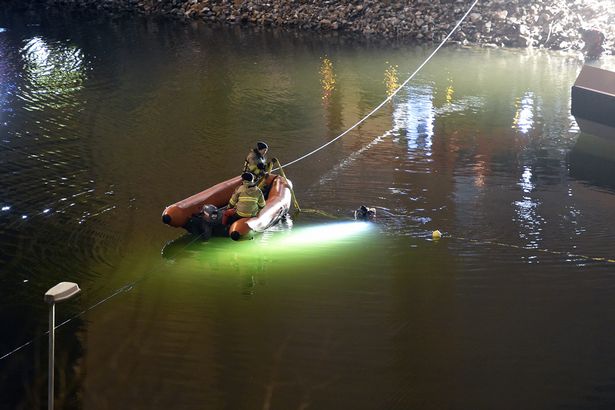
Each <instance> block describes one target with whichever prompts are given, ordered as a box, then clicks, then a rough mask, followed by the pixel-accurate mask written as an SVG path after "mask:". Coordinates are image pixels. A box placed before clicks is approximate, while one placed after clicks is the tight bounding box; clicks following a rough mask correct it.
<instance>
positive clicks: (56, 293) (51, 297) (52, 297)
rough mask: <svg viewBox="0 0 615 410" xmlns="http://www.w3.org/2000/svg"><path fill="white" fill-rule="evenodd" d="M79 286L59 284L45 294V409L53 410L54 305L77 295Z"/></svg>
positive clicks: (71, 283)
mask: <svg viewBox="0 0 615 410" xmlns="http://www.w3.org/2000/svg"><path fill="white" fill-rule="evenodd" d="M79 291H81V289H79V285H77V284H76V283H73V282H60V283H58V284H57V285H55V286H54V287H52V288H51V289H49V290H48V291H47V293H45V302H47V303H49V305H50V306H49V377H48V380H49V383H48V393H47V394H48V396H47V409H48V410H53V396H54V394H53V373H54V372H53V368H54V355H55V342H56V341H55V339H56V331H55V330H56V323H55V322H56V303H57V302H62V301H63V300H66V299H70V298H72V297H73V296H75V295H76V294H77V293H79Z"/></svg>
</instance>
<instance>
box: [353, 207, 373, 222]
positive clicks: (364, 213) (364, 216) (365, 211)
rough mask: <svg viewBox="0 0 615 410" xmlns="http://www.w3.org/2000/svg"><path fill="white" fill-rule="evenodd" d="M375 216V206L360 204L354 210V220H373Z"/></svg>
mask: <svg viewBox="0 0 615 410" xmlns="http://www.w3.org/2000/svg"><path fill="white" fill-rule="evenodd" d="M375 218H376V208H368V207H366V206H365V205H361V206H360V207H359V208H358V209H357V210H355V211H354V219H355V221H373V220H374V219H375Z"/></svg>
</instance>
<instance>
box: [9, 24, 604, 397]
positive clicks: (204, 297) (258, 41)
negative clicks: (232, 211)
mask: <svg viewBox="0 0 615 410" xmlns="http://www.w3.org/2000/svg"><path fill="white" fill-rule="evenodd" d="M15 18H16V19H17V17H15ZM57 18H58V17H57V16H56V19H54V24H52V25H49V27H62V30H61V35H58V34H57V33H55V32H54V30H55V29H49V30H46V29H45V28H44V27H47V26H45V25H42V26H28V25H27V24H17V23H15V24H14V25H12V26H11V29H10V30H8V31H7V32H6V33H3V35H2V37H0V51H1V52H2V55H3V56H5V55H6V56H8V57H7V58H6V59H2V61H0V90H2V91H3V93H2V96H1V97H0V107H1V108H2V113H3V117H2V118H3V121H5V122H7V124H6V125H5V126H4V128H1V130H2V132H3V134H2V141H3V142H2V144H3V145H2V147H1V150H0V156H1V159H2V161H0V172H1V173H2V177H3V181H4V183H3V184H2V185H1V186H0V206H1V208H0V209H1V212H0V219H1V221H0V222H2V228H1V229H0V241H1V242H0V243H1V244H2V247H1V251H0V261H1V262H2V264H3V267H6V269H3V273H2V276H0V283H1V284H2V286H1V287H0V289H4V291H0V292H3V294H2V295H1V296H2V301H3V302H2V303H3V305H2V306H0V307H1V308H0V319H2V322H3V323H6V326H7V327H8V328H11V329H15V330H14V331H13V332H11V333H10V334H7V333H3V335H2V337H1V338H0V347H1V348H2V349H1V350H0V354H3V353H4V352H5V351H6V350H8V349H9V348H12V347H14V346H16V345H19V344H20V343H23V342H24V341H26V340H28V339H29V338H30V337H33V336H35V335H37V334H41V332H42V331H43V329H44V328H45V325H46V323H45V321H46V317H47V316H46V307H45V306H44V305H43V304H42V303H41V301H40V299H41V295H42V293H43V292H44V291H45V290H46V289H47V288H48V287H49V286H50V285H52V284H54V283H55V282H57V281H60V280H74V281H77V282H79V283H80V285H81V287H82V289H84V294H83V295H82V297H81V299H80V300H79V301H77V302H75V303H74V304H71V303H69V304H65V305H63V306H62V308H61V309H59V313H58V314H59V315H60V316H64V317H69V316H70V315H71V314H76V313H78V312H79V311H81V310H82V309H85V308H89V307H91V306H93V305H95V304H96V303H98V302H99V301H101V300H104V298H105V297H108V296H109V295H110V294H113V292H114V291H116V290H117V289H123V288H122V287H123V286H126V284H132V285H131V286H130V287H129V288H126V291H122V292H120V293H118V294H117V296H115V297H113V298H110V299H109V300H108V301H106V302H105V303H103V304H101V305H99V306H97V307H96V308H95V309H92V310H90V311H88V313H87V315H86V316H85V317H83V319H82V320H75V321H74V322H71V324H70V325H68V326H67V327H65V328H63V329H62V332H59V333H60V334H61V336H60V337H63V338H64V340H63V341H62V343H59V344H58V349H59V353H60V355H63V356H62V357H64V359H63V360H64V362H63V363H62V365H61V366H59V368H60V369H62V370H60V371H61V372H62V377H64V380H66V381H67V384H66V385H65V386H64V387H61V389H62V394H63V397H71V398H73V399H65V400H67V401H70V400H74V401H75V402H71V403H65V404H66V406H68V407H67V408H71V406H72V407H74V408H89V409H99V408H100V409H102V408H112V407H113V403H111V399H109V401H108V402H107V401H106V400H107V399H105V398H113V401H114V402H121V403H124V404H125V405H126V406H127V407H130V408H148V409H154V408H203V407H208V408H221V407H224V408H246V407H250V406H253V405H254V403H256V405H254V406H255V407H263V406H264V405H265V404H267V403H269V404H271V407H272V408H273V407H275V408H278V407H279V408H296V407H301V406H303V407H304V408H305V407H307V406H311V407H314V408H349V407H352V408H395V407H397V408H415V407H417V408H419V407H421V406H422V405H423V407H424V403H432V404H433V407H434V408H436V407H439V408H475V407H477V406H478V407H480V406H481V405H484V406H486V407H491V408H499V407H501V405H502V402H501V400H500V399H499V397H509V398H510V400H511V401H510V403H511V405H510V406H511V407H515V408H525V407H532V406H534V407H539V408H551V407H557V406H558V405H559V404H561V405H562V406H564V407H565V406H572V407H574V405H575V403H576V404H580V406H579V407H583V405H586V404H587V403H601V404H605V405H609V404H612V403H614V402H615V398H614V397H613V395H612V393H610V392H609V391H610V390H608V389H606V390H604V389H601V387H600V386H608V385H609V383H611V382H612V380H615V375H614V374H613V370H612V369H615V357H614V355H613V351H612V349H611V348H610V346H612V344H613V343H615V340H613V336H612V335H611V333H609V331H608V329H609V326H608V323H609V320H610V319H611V318H612V317H613V316H614V315H615V306H613V302H612V289H613V282H612V265H609V264H607V263H605V262H599V261H597V260H592V259H589V258H582V257H578V256H574V255H573V256H566V255H568V253H567V252H571V251H572V250H574V252H572V253H574V254H576V255H587V256H602V257H611V256H613V255H612V254H613V249H612V246H611V244H612V243H613V239H615V238H614V237H615V233H614V232H613V227H612V226H611V225H612V224H608V223H605V222H604V221H608V220H611V219H612V218H613V217H615V215H613V209H614V208H613V207H612V203H613V192H615V188H614V187H613V183H612V181H609V178H608V177H606V176H605V174H604V173H603V171H601V169H603V167H606V168H604V169H611V168H612V167H613V163H615V154H613V152H615V150H613V149H612V148H610V147H609V144H608V143H605V142H597V141H595V140H594V139H593V138H591V137H587V136H584V135H581V136H580V137H579V135H578V133H575V132H576V131H575V129H574V128H571V127H573V124H574V121H571V119H570V115H569V95H568V93H569V91H568V90H569V85H570V84H571V83H572V82H573V81H574V78H575V75H576V73H577V72H578V69H579V64H578V62H576V61H574V60H571V59H569V58H568V57H565V56H558V55H555V54H550V53H535V52H512V51H502V50H464V49H458V48H454V47H451V48H448V49H444V50H442V52H441V54H439V55H438V56H437V57H436V60H435V61H434V63H433V64H431V65H430V66H428V67H426V69H425V70H424V71H423V72H422V73H421V75H420V76H419V78H417V79H416V81H413V82H412V83H411V84H410V85H409V86H408V87H407V88H406V89H405V90H403V91H402V92H401V93H400V94H398V95H397V96H396V97H395V98H394V99H393V100H392V102H391V103H390V104H387V105H386V106H385V107H383V109H382V110H381V111H380V112H378V113H377V114H376V115H374V117H373V118H371V119H370V120H369V121H366V122H365V123H364V124H362V125H361V126H360V127H358V128H357V129H356V130H354V131H353V132H351V133H349V134H348V135H347V136H346V137H344V138H343V139H341V140H340V141H339V142H337V143H335V144H332V145H331V146H330V147H329V148H328V149H326V150H323V151H321V152H319V153H317V154H316V155H314V156H312V157H310V158H309V159H307V160H305V161H302V162H299V163H297V164H296V165H294V166H292V167H289V169H287V170H286V172H287V173H288V175H289V178H291V179H292V180H293V183H294V185H295V188H296V193H297V197H298V200H299V202H300V204H301V206H302V207H304V208H318V209H321V210H323V211H325V212H327V213H329V214H334V215H336V216H338V217H339V218H340V219H341V220H347V219H349V218H351V215H352V211H353V210H355V209H356V208H358V206H360V205H362V204H364V205H368V206H374V207H376V208H377V210H378V216H377V218H376V221H375V223H374V224H368V225H365V224H361V223H356V222H348V224H347V225H338V224H337V223H338V221H335V220H319V218H318V217H314V216H310V215H303V214H300V215H299V216H298V217H297V218H295V219H294V220H292V221H287V223H286V224H285V225H280V226H278V227H276V229H274V230H270V231H268V232H265V233H263V234H262V235H258V236H257V237H256V238H255V239H254V240H252V241H245V242H239V243H235V242H232V241H229V240H228V238H213V239H212V240H211V241H209V242H200V241H195V238H192V237H187V238H186V237H181V238H180V239H175V238H177V237H180V236H181V235H182V232H180V231H179V230H175V229H171V228H169V227H167V226H164V225H163V224H162V223H160V213H161V211H162V209H163V208H164V207H165V206H166V205H169V204H170V203H173V202H175V201H177V200H180V199H182V198H185V197H187V196H189V195H191V194H193V193H195V192H198V191H200V190H202V189H204V188H205V187H208V186H211V185H213V184H214V183H217V182H219V181H221V180H224V179H227V178H228V177H229V176H232V175H236V174H238V173H239V172H240V169H241V164H242V163H243V158H244V156H245V153H246V150H247V149H248V148H249V147H250V146H252V145H253V144H254V141H256V140H260V139H265V140H267V142H268V143H269V145H270V147H271V152H270V155H271V156H276V157H279V158H280V159H281V161H282V162H287V161H290V160H293V159H294V158H296V157H297V156H298V155H299V154H301V153H305V152H308V151H309V150H311V149H314V148H316V147H317V146H320V145H322V144H324V143H326V142H327V141H329V140H330V139H331V138H334V137H335V136H336V135H338V134H339V133H340V132H343V131H344V130H345V129H346V127H348V126H349V125H351V124H353V123H355V122H356V121H357V120H358V119H360V118H361V117H362V116H363V115H365V113H366V112H369V111H370V110H371V109H372V108H373V107H374V106H376V105H377V104H378V103H379V102H380V101H382V99H384V98H385V97H386V96H387V93H390V90H391V89H392V88H393V87H394V86H395V84H398V83H399V81H400V80H403V79H404V78H405V76H406V75H408V73H410V72H412V71H413V69H414V68H415V67H416V66H417V64H418V63H420V62H421V61H422V59H423V58H424V57H425V56H426V55H427V54H428V52H429V51H430V50H429V48H421V47H419V48H414V47H407V46H403V47H400V48H398V49H393V48H389V47H370V46H369V45H358V44H355V43H352V42H350V43H344V42H341V41H340V42H337V40H335V39H318V38H312V37H309V36H308V37H301V36H297V37H293V36H290V37H289V36H286V35H281V34H280V33H276V32H251V31H247V30H233V29H230V30H226V29H220V30H213V31H212V30H209V29H206V28H204V27H203V26H202V25H200V24H199V23H194V24H193V25H192V24H188V25H181V26H178V25H177V23H175V22H167V23H163V22H154V21H149V20H134V21H133V20H130V19H126V20H121V21H113V22H109V21H105V20H103V21H99V20H94V21H92V22H89V21H87V23H86V22H83V21H73V20H70V19H69V20H68V22H67V21H63V20H57ZM0 21H1V20H0ZM16 21H19V20H16ZM67 23H70V24H67ZM90 23H91V24H90ZM63 24H64V25H63ZM2 25H3V26H7V25H6V24H5V22H4V21H2ZM24 27H30V28H28V29H24ZM41 27H42V28H41ZM21 30H26V31H23V32H22V31H21ZM58 38H62V39H67V38H68V39H69V40H61V41H60V40H58ZM7 90H8V91H7ZM5 91H6V92H5ZM511 124H512V125H513V126H512V127H511ZM0 127H2V125H1V124H0ZM593 165H599V166H597V167H593ZM609 167H611V168H609ZM607 174H608V173H607ZM609 175H610V174H609ZM24 217H25V218H24ZM322 219H325V218H322ZM364 227H365V228H367V229H365V230H362V229H363V228H364ZM355 229H357V230H360V232H354V230H355ZM435 229H439V230H441V231H442V232H444V233H445V235H444V238H443V239H442V240H440V241H432V240H430V238H431V232H432V231H433V230H435ZM481 239H482V240H486V239H490V240H492V242H491V243H482V242H480V240H481ZM496 242H497V243H498V245H497V246H496V245H494V244H495V243H496ZM164 244H166V245H164ZM161 248H162V249H161ZM548 250H551V251H553V252H551V253H549V252H547V251H548ZM558 252H560V253H558ZM161 253H162V255H161ZM9 290H10V291H9ZM560 317H561V318H563V319H559V318H560ZM562 335H565V336H562ZM578 346H592V347H591V348H588V349H585V348H584V349H578ZM545 349H546V350H545ZM547 350H548V352H547ZM37 352H38V353H40V356H41V357H42V356H43V355H44V353H45V349H44V346H36V347H34V346H33V347H29V348H27V349H23V351H20V352H19V353H18V354H16V355H15V356H13V357H12V358H11V359H10V361H7V362H5V363H8V365H7V367H8V368H7V371H3V372H0V373H1V374H0V385H2V386H3V387H4V386H7V387H10V388H11V389H7V391H8V390H10V391H14V392H15V393H11V394H9V395H4V394H2V395H0V400H10V401H11V403H10V405H8V408H18V407H20V406H21V407H26V408H34V407H37V406H36V404H35V403H34V402H35V400H34V399H33V397H38V396H40V397H43V395H44V392H41V393H40V394H39V393H38V392H37V391H36V389H37V388H38V389H40V390H41V391H42V390H44V389H42V387H40V386H44V380H43V379H44V377H45V376H44V375H45V369H43V368H42V366H39V367H37V368H34V369H33V368H32V363H36V362H37V361H36V360H33V359H32V356H34V355H36V354H37ZM571 357H573V358H574V360H573V359H570V358H571ZM38 362H39V363H45V360H39V361H38ZM2 364H4V363H2ZM84 369H87V371H85V370H84ZM93 369H95V370H93ZM127 369H130V370H127ZM33 374H35V375H36V376H32V375H33ZM493 374H497V375H499V377H493ZM552 374H562V375H564V376H565V377H562V378H561V379H553V378H552V377H551V376H552ZM33 379H36V380H33ZM15 380H17V381H19V383H18V382H15ZM22 380H28V381H32V383H30V384H31V385H32V386H35V387H32V389H29V390H28V389H26V390H27V392H25V391H24V387H23V383H21V381H22ZM519 380H522V381H523V382H520V381H519ZM16 383H18V384H19V385H16ZM26 384H28V383H26ZM527 384H531V385H532V386H535V388H534V389H532V392H530V393H527V395H519V394H518V392H519V391H524V390H523V386H525V385H527ZM126 386H130V388H127V387H126ZM12 387H15V389H12ZM487 390H488V391H492V392H497V393H498V394H497V395H496V394H494V395H493V397H491V396H485V394H484V392H485V391H487ZM442 391H446V392H449V393H450V394H446V395H443V394H441V393H442ZM33 403H34V404H33ZM3 405H4V403H3V402H1V401H0V407H3Z"/></svg>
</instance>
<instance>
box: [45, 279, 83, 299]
mask: <svg viewBox="0 0 615 410" xmlns="http://www.w3.org/2000/svg"><path fill="white" fill-rule="evenodd" d="M80 291H81V289H79V285H77V284H76V283H73V282H60V283H58V284H57V285H55V286H54V287H53V288H51V289H49V290H48V291H47V293H45V302H47V303H57V302H62V301H63V300H66V299H69V298H72V297H73V296H75V295H76V294H77V293H79V292H80Z"/></svg>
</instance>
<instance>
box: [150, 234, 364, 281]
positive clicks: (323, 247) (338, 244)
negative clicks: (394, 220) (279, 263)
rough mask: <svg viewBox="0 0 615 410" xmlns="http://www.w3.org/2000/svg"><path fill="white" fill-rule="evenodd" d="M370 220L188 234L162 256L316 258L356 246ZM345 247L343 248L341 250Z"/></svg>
mask: <svg viewBox="0 0 615 410" xmlns="http://www.w3.org/2000/svg"><path fill="white" fill-rule="evenodd" d="M372 225H373V224H370V223H367V222H341V223H340V222H336V223H328V224H319V225H311V226H305V227H297V226H294V227H293V228H292V229H289V230H276V229H271V230H267V231H265V232H263V233H261V234H258V235H256V236H255V237H254V239H253V240H246V241H239V242H235V241H232V240H230V238H220V237H214V238H211V239H210V240H209V241H207V242H203V241H198V240H197V241H194V239H193V238H192V237H190V236H186V237H184V238H180V239H178V240H176V241H173V243H169V244H167V246H165V248H164V249H163V252H162V254H163V257H164V258H166V259H169V260H174V261H176V262H178V261H180V260H183V261H184V262H188V261H191V262H188V263H189V264H197V265H198V264H201V263H203V264H206V265H208V266H209V267H210V268H214V269H216V270H217V269H224V268H225V267H228V265H229V264H231V265H232V264H238V265H243V264H245V263H247V264H250V261H254V260H258V259H261V258H265V259H267V260H280V259H283V260H287V261H288V260H289V259H290V260H297V261H298V260H301V259H304V258H310V257H313V256H314V255H315V253H317V254H318V256H319V258H325V259H326V258H327V257H328V255H329V256H331V257H336V255H338V256H339V252H340V251H342V252H343V253H345V252H346V251H351V250H352V249H356V247H355V246H353V245H355V244H357V243H360V242H363V241H364V240H365V236H367V235H369V232H370V231H373V226H372ZM344 249H346V251H345V250H344Z"/></svg>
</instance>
